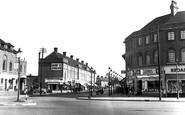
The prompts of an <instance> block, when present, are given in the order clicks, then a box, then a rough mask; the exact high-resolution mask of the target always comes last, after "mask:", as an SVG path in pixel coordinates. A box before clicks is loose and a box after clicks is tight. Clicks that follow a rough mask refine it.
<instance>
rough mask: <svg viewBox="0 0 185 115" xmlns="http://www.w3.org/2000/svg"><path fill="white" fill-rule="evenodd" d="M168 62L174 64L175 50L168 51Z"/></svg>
mask: <svg viewBox="0 0 185 115" xmlns="http://www.w3.org/2000/svg"><path fill="white" fill-rule="evenodd" d="M168 60H169V62H170V63H174V62H175V50H173V49H171V50H169V51H168Z"/></svg>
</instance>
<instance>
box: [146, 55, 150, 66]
mask: <svg viewBox="0 0 185 115" xmlns="http://www.w3.org/2000/svg"><path fill="white" fill-rule="evenodd" d="M146 64H147V65H148V64H150V52H147V53H146Z"/></svg>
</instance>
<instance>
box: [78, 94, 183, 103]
mask: <svg viewBox="0 0 185 115" xmlns="http://www.w3.org/2000/svg"><path fill="white" fill-rule="evenodd" d="M76 99H79V100H98V101H144V102H185V97H180V98H179V99H177V97H161V100H159V97H158V96H156V95H155V96H154V95H150V96H149V95H146V94H143V95H132V94H130V95H129V96H128V95H125V94H113V95H110V96H108V94H107V93H106V94H100V95H93V96H92V97H89V96H79V97H77V98H76Z"/></svg>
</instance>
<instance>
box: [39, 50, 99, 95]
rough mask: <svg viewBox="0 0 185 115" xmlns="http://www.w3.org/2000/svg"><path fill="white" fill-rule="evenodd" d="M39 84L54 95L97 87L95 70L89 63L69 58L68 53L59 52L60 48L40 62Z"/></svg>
mask: <svg viewBox="0 0 185 115" xmlns="http://www.w3.org/2000/svg"><path fill="white" fill-rule="evenodd" d="M38 81H39V82H40V81H41V84H40V85H41V87H42V88H46V89H47V90H49V91H50V92H52V93H61V92H64V91H66V90H69V91H81V90H87V89H88V88H89V86H91V84H92V86H94V85H95V82H96V81H95V70H93V69H92V67H89V66H88V63H84V61H81V62H80V61H79V59H78V58H77V59H76V60H75V59H74V58H73V55H71V56H70V57H68V56H67V55H66V52H63V54H61V53H59V52H58V48H54V51H53V52H52V53H51V54H49V55H48V56H47V57H45V58H44V59H40V61H39V80H38Z"/></svg>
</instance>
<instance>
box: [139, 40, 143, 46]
mask: <svg viewBox="0 0 185 115" xmlns="http://www.w3.org/2000/svg"><path fill="white" fill-rule="evenodd" d="M142 44H143V39H142V38H138V45H139V46H141V45H142Z"/></svg>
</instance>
